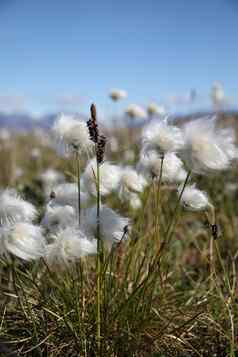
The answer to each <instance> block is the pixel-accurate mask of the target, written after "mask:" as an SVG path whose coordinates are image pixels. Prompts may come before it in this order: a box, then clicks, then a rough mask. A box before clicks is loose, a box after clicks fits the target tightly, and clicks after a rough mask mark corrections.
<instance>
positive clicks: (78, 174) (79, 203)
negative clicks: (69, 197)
mask: <svg viewBox="0 0 238 357" xmlns="http://www.w3.org/2000/svg"><path fill="white" fill-rule="evenodd" d="M76 164H77V183H78V223H79V226H80V213H81V192H80V189H81V188H80V158H79V153H78V152H76Z"/></svg>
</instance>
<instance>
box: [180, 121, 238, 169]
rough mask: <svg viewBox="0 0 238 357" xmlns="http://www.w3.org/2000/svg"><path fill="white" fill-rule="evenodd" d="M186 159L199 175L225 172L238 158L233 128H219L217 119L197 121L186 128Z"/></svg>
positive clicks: (188, 124)
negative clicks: (217, 171)
mask: <svg viewBox="0 0 238 357" xmlns="http://www.w3.org/2000/svg"><path fill="white" fill-rule="evenodd" d="M184 134H185V140H186V148H185V151H184V158H185V160H186V161H187V163H188V166H189V167H190V168H191V169H192V170H193V171H194V172H198V173H206V172H209V171H216V170H224V169H227V168H228V167H229V165H230V164H231V162H232V161H233V160H234V159H237V158H238V148H237V146H236V145H235V132H234V129H233V128H217V127H216V117H213V118H209V117H204V118H200V119H196V120H194V121H192V122H190V123H187V124H186V125H185V126H184Z"/></svg>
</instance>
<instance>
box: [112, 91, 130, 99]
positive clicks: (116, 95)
mask: <svg viewBox="0 0 238 357" xmlns="http://www.w3.org/2000/svg"><path fill="white" fill-rule="evenodd" d="M109 97H110V98H111V99H112V100H114V101H118V100H120V99H125V98H127V92H126V91H125V90H122V89H112V90H111V91H110V93H109Z"/></svg>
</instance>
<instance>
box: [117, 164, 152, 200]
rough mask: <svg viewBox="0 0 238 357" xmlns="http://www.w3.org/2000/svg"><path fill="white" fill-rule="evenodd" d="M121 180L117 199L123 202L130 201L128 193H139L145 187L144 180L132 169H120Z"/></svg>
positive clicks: (145, 182)
mask: <svg viewBox="0 0 238 357" xmlns="http://www.w3.org/2000/svg"><path fill="white" fill-rule="evenodd" d="M121 170H122V173H121V180H120V184H119V191H118V193H119V197H120V199H121V200H123V201H131V198H132V197H130V193H141V192H143V190H144V188H145V187H146V185H147V181H146V179H145V178H144V177H143V176H142V175H140V174H138V173H137V172H136V170H134V169H133V168H132V167H129V166H127V167H124V168H122V169H121Z"/></svg>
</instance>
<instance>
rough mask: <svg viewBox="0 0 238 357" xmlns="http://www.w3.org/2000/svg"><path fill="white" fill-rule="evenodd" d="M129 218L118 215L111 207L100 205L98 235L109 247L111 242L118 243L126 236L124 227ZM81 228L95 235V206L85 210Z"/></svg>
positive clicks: (127, 223)
mask: <svg viewBox="0 0 238 357" xmlns="http://www.w3.org/2000/svg"><path fill="white" fill-rule="evenodd" d="M128 225H129V219H128V218H125V217H122V216H120V215H119V214H117V213H116V212H114V211H113V210H112V209H111V208H109V207H107V206H105V205H102V206H101V209H100V237H101V238H102V239H103V241H104V243H105V245H106V246H107V248H108V249H110V248H111V247H112V245H113V243H118V242H120V241H121V240H122V239H124V238H126V228H127V227H128ZM82 227H83V230H84V231H85V232H86V234H87V235H89V236H94V237H96V232H97V207H96V206H93V207H91V208H89V209H87V210H86V213H85V219H84V221H83V224H82Z"/></svg>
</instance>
